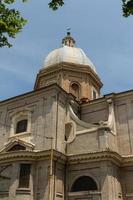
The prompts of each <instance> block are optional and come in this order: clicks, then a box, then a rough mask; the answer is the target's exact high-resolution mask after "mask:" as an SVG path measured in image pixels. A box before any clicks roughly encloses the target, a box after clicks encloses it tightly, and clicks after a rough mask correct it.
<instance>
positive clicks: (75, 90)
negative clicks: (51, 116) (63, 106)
mask: <svg viewBox="0 0 133 200" xmlns="http://www.w3.org/2000/svg"><path fill="white" fill-rule="evenodd" d="M70 93H71V94H73V95H74V96H75V97H76V98H77V100H78V99H79V95H80V87H79V85H78V84H77V83H73V84H72V85H71V87H70Z"/></svg>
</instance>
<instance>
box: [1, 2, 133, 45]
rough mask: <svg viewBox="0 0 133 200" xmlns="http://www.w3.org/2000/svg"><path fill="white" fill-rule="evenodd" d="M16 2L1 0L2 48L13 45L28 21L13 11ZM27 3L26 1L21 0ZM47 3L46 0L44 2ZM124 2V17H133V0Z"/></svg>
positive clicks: (51, 4) (52, 4) (52, 5)
mask: <svg viewBox="0 0 133 200" xmlns="http://www.w3.org/2000/svg"><path fill="white" fill-rule="evenodd" d="M15 1H16V0H0V47H3V46H8V47H11V46H12V44H11V43H10V42H9V38H15V37H16V34H17V33H19V32H20V31H21V30H22V29H23V27H24V25H25V24H26V22H27V20H26V19H24V18H23V17H22V16H21V14H20V12H19V11H18V10H15V9H11V4H13V3H15ZM21 1H22V2H25V1H26V0H21ZM44 1H45V0H44ZM122 1H123V6H122V9H123V15H124V16H125V17H128V16H129V15H133V0H122ZM63 5H64V0H50V2H49V7H50V8H51V9H53V10H57V9H58V8H59V7H61V6H63Z"/></svg>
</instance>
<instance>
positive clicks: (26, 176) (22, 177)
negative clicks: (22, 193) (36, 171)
mask: <svg viewBox="0 0 133 200" xmlns="http://www.w3.org/2000/svg"><path fill="white" fill-rule="evenodd" d="M30 171H31V164H20V174H19V188H29V180H30Z"/></svg>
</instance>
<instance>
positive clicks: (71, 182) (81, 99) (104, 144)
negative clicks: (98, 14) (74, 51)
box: [0, 36, 133, 200]
mask: <svg viewBox="0 0 133 200" xmlns="http://www.w3.org/2000/svg"><path fill="white" fill-rule="evenodd" d="M67 39H71V38H69V36H68V38H65V40H67ZM65 40H63V41H65ZM69 43H70V44H71V45H72V47H71V48H74V47H73V43H72V42H71V40H70V42H69ZM73 83H75V84H79V87H77V86H76V85H74V86H73V87H72V89H73V90H74V91H72V90H71V89H70V87H71V86H72V84H73ZM101 86H102V83H101V81H100V79H99V77H98V75H97V74H96V72H95V71H93V69H92V68H90V66H87V65H83V64H81V63H80V64H79V63H77V64H75V63H74V64H73V63H69V62H68V63H64V62H60V63H59V64H55V65H54V66H53V65H52V66H50V67H48V68H46V69H45V68H44V69H42V70H40V72H39V74H38V75H37V79H36V83H35V88H34V90H33V91H32V92H29V93H27V94H24V95H20V96H17V97H13V98H11V99H7V100H5V101H1V102H0V147H1V148H0V200H88V199H89V200H120V199H121V200H133V184H132V180H133V91H126V92H121V93H118V94H115V93H112V94H108V95H105V96H101V95H100V88H101ZM93 87H94V88H95V89H96V91H97V96H95V94H94V96H93V95H92V91H93V90H92V89H93ZM77 89H78V90H79V91H78V92H79V93H78V92H77ZM77 94H78V96H77Z"/></svg>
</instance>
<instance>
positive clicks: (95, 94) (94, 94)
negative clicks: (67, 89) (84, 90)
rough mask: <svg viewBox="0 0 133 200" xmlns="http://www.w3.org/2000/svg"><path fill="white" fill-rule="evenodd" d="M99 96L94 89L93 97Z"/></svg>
mask: <svg viewBox="0 0 133 200" xmlns="http://www.w3.org/2000/svg"><path fill="white" fill-rule="evenodd" d="M96 98H97V93H96V92H95V91H94V90H93V99H96Z"/></svg>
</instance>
